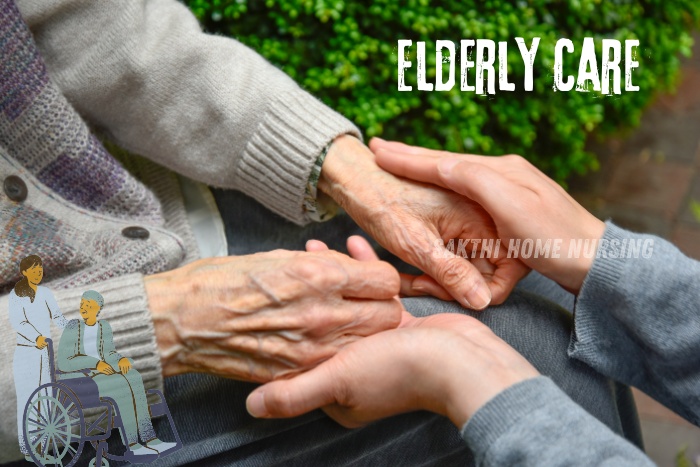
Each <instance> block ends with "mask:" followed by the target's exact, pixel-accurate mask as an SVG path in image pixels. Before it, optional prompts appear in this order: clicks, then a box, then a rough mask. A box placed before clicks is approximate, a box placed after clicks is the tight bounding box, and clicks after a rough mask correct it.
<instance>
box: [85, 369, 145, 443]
mask: <svg viewBox="0 0 700 467" xmlns="http://www.w3.org/2000/svg"><path fill="white" fill-rule="evenodd" d="M92 380H93V381H94V382H95V383H97V387H98V388H99V390H100V397H111V398H112V399H114V401H115V402H116V403H117V407H118V408H119V415H120V416H121V419H122V423H123V424H124V436H125V438H126V440H124V441H126V444H135V443H138V442H139V435H141V440H142V441H143V442H144V443H146V442H148V441H150V440H152V439H153V438H155V437H156V435H155V432H154V431H153V425H152V424H151V415H150V413H149V411H148V402H147V401H146V390H145V389H144V387H143V379H142V378H141V374H140V373H139V372H138V371H137V370H136V369H135V368H131V370H129V371H128V372H127V374H122V373H114V374H112V375H105V374H98V375H95V376H93V378H92Z"/></svg>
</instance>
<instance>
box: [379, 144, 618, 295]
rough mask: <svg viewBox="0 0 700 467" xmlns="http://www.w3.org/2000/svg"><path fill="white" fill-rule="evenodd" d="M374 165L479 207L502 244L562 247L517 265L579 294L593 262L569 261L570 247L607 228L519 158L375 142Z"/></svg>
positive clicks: (579, 258)
mask: <svg viewBox="0 0 700 467" xmlns="http://www.w3.org/2000/svg"><path fill="white" fill-rule="evenodd" d="M370 145H371V147H372V149H373V150H374V151H375V153H376V157H377V163H378V164H379V165H380V166H381V167H382V168H384V169H385V170H387V171H390V172H391V173H393V174H396V175H398V176H401V177H406V178H409V179H412V180H416V181H420V182H426V183H433V184H436V185H439V186H441V187H444V188H448V189H450V190H454V191H455V192H456V193H460V194H462V195H464V196H466V197H467V198H469V199H471V200H473V201H475V202H477V203H479V204H480V205H481V206H483V208H484V209H485V210H486V211H487V212H488V214H489V215H490V216H491V218H493V221H494V222H495V224H496V228H497V230H498V236H499V237H500V238H501V239H502V240H503V241H504V242H505V243H506V246H507V245H508V243H509V242H510V241H511V240H521V241H525V240H526V239H531V240H532V241H533V242H535V243H536V242H537V240H538V239H539V240H540V242H541V244H543V245H546V242H547V241H548V240H549V241H551V245H552V246H553V245H554V243H555V242H560V243H561V251H560V252H559V257H556V255H552V254H550V255H549V256H542V255H539V256H538V257H535V255H532V256H530V257H529V258H522V256H521V260H522V261H523V262H524V263H525V264H527V265H528V266H529V267H531V268H533V269H536V270H537V271H539V272H540V273H542V274H543V275H545V276H547V277H549V278H550V279H552V280H554V281H556V282H558V283H559V284H560V285H561V286H562V287H564V288H566V289H567V290H569V291H571V292H573V293H578V291H579V290H580V288H581V284H582V282H583V279H584V278H585V277H586V274H587V273H588V271H589V270H590V268H591V265H592V262H593V257H590V258H586V257H585V255H583V254H581V255H572V256H573V257H569V254H568V250H569V246H570V245H571V242H572V241H574V242H578V241H581V242H583V241H593V240H598V239H600V238H601V237H602V236H603V232H604V231H605V224H604V223H603V222H602V221H600V220H599V219H597V218H596V217H595V216H593V215H592V214H590V213H589V212H588V211H586V210H585V209H584V208H583V207H582V206H581V205H580V204H578V203H577V202H576V201H575V200H574V199H573V198H571V196H569V194H568V193H566V191H564V189H563V188H562V187H561V186H559V185H558V184H557V183H555V182H554V181H553V180H551V179H550V178H548V177H547V176H546V175H544V174H543V173H542V172H540V171H539V170H538V169H537V168H535V167H534V166H533V165H532V164H530V163H529V162H528V161H526V160H525V159H523V158H522V157H520V156H512V155H511V156H502V157H484V156H474V155H467V154H454V153H449V152H445V151H433V150H429V149H424V148H418V147H413V146H407V145H405V144H401V143H395V142H387V141H382V140H378V139H375V140H373V141H372V142H371V143H370Z"/></svg>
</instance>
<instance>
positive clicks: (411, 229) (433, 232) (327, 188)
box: [319, 136, 527, 309]
mask: <svg viewBox="0 0 700 467" xmlns="http://www.w3.org/2000/svg"><path fill="white" fill-rule="evenodd" d="M319 188H320V189H321V190H322V191H323V192H325V193H326V194H328V195H330V196H331V197H332V198H333V199H334V200H335V201H336V202H337V203H338V204H339V205H341V206H342V207H343V208H344V209H345V210H346V211H347V212H348V214H350V216H351V217H352V218H353V219H354V220H355V221H356V222H357V223H358V224H359V225H360V227H362V228H363V229H364V230H365V231H367V232H368V233H369V234H370V235H372V237H374V238H375V239H376V240H377V241H378V242H379V243H380V244H381V245H382V246H384V247H385V248H387V249H388V250H389V251H391V252H392V253H394V254H396V255H397V256H399V257H400V258H401V259H403V260H404V261H406V262H408V263H410V264H412V265H414V266H417V267H418V268H420V269H421V270H422V271H423V272H425V273H426V274H427V276H420V277H418V278H416V279H415V280H413V283H412V289H413V294H414V295H417V294H425V293H426V292H428V293H431V294H433V295H436V296H438V297H439V298H443V299H448V298H450V297H453V298H454V299H456V300H457V301H459V302H460V303H461V304H462V305H464V306H467V307H470V308H474V309H482V308H485V307H486V306H487V305H488V304H489V303H491V302H493V303H501V302H502V301H503V300H505V298H506V297H507V296H508V294H509V293H510V291H511V290H512V288H513V286H514V285H515V284H516V283H517V281H518V280H519V279H520V278H522V277H523V276H524V275H525V274H526V273H527V268H526V267H525V266H524V265H523V264H522V263H521V262H520V261H518V260H512V259H507V258H504V256H505V255H501V256H499V257H491V258H489V259H476V260H472V261H471V262H470V261H469V260H467V259H465V258H463V257H461V256H455V255H450V254H445V253H446V250H445V248H444V247H443V246H442V244H443V242H447V241H449V240H450V239H455V238H467V239H490V238H496V235H497V233H496V229H495V226H494V224H493V221H492V220H491V218H490V216H489V215H488V214H487V213H486V212H485V211H484V210H483V209H482V208H481V207H480V206H479V205H478V204H476V203H474V202H472V201H470V200H468V199H466V198H464V197H462V196H459V195H456V194H455V193H452V192H449V191H446V190H441V189H437V188H435V187H430V186H426V185H424V184H420V183H415V182H412V181H408V180H401V179H399V178H397V177H395V176H393V175H391V174H389V173H387V172H385V171H383V170H381V169H380V168H379V167H378V166H377V165H376V163H375V161H374V155H373V154H372V152H371V151H369V149H368V148H367V147H366V146H364V145H363V144H362V143H361V142H360V141H358V140H357V139H355V138H353V137H351V136H341V137H338V138H337V139H336V140H335V141H334V142H333V145H332V146H331V148H330V150H329V151H328V155H327V157H326V160H325V162H324V164H323V171H322V172H321V178H320V180H319ZM469 249H470V250H471V246H470V248H469ZM485 256H486V255H485ZM428 276H430V277H428ZM431 278H432V279H431ZM433 279H434V281H433ZM435 281H437V282H435ZM402 292H404V293H405V292H406V290H405V289H402Z"/></svg>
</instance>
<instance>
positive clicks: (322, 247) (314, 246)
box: [306, 240, 328, 251]
mask: <svg viewBox="0 0 700 467" xmlns="http://www.w3.org/2000/svg"><path fill="white" fill-rule="evenodd" d="M326 250H328V245H326V244H325V243H323V242H322V241H321V240H309V241H307V242H306V251H326Z"/></svg>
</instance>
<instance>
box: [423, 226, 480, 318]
mask: <svg viewBox="0 0 700 467" xmlns="http://www.w3.org/2000/svg"><path fill="white" fill-rule="evenodd" d="M436 240H438V239H436ZM432 243H433V244H436V242H432ZM416 266H418V267H419V268H420V269H421V270H423V271H424V272H425V273H426V274H428V275H429V276H431V277H432V278H433V279H435V280H436V281H437V283H438V284H440V286H442V287H443V288H444V289H445V290H446V291H447V292H449V294H450V295H451V296H452V297H454V299H455V300H457V301H458V302H459V303H460V304H462V306H465V307H467V308H471V309H474V310H482V309H484V308H486V307H487V306H488V305H489V303H490V302H491V291H490V289H489V288H488V285H487V284H486V281H485V279H484V277H483V276H482V275H481V273H480V272H479V270H478V269H476V268H475V267H474V265H472V264H471V263H470V262H469V261H467V260H466V259H464V258H462V257H461V256H456V255H454V254H453V253H451V252H449V251H448V250H446V249H445V247H444V246H443V247H441V248H440V249H433V250H432V253H431V254H428V255H420V256H418V257H417V258H416Z"/></svg>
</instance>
